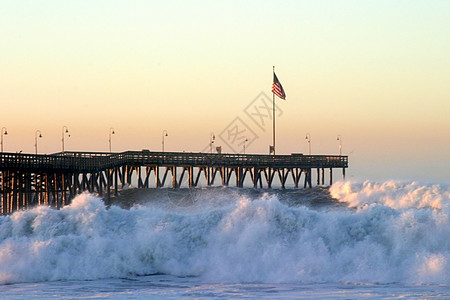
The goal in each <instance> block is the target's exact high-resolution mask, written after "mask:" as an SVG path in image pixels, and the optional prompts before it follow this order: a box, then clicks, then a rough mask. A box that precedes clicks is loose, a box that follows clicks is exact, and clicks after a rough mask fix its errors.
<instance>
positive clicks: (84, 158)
mask: <svg viewBox="0 0 450 300" xmlns="http://www.w3.org/2000/svg"><path fill="white" fill-rule="evenodd" d="M347 167H348V157H347V156H332V155H301V154H291V155H276V156H273V155H258V154H207V153H188V152H150V151H148V150H143V151H127V152H122V153H100V152H64V153H55V154H51V155H34V154H23V153H0V205H1V213H2V214H9V213H12V212H14V211H17V210H20V209H26V208H29V207H32V206H35V205H49V206H52V207H55V208H61V207H63V206H64V205H67V204H69V203H70V200H71V199H72V198H73V197H74V196H76V195H77V194H79V193H81V192H83V191H89V192H91V193H97V194H98V195H100V196H102V197H104V198H110V197H111V195H112V194H114V195H117V192H118V190H119V189H121V188H123V187H124V186H125V185H130V184H132V182H133V183H134V185H135V187H138V188H151V187H154V188H160V187H165V186H166V180H167V181H169V180H170V179H169V180H168V178H169V177H168V175H169V173H170V178H171V184H170V186H171V187H172V188H179V187H196V186H198V185H199V183H200V180H201V179H202V180H204V181H202V182H204V183H205V184H206V185H214V183H215V182H216V179H218V178H219V177H220V180H221V181H220V183H221V185H224V186H227V185H229V184H230V181H235V183H236V186H237V187H243V186H244V181H245V179H246V178H247V184H249V183H250V185H251V186H253V187H255V188H257V187H260V188H263V187H266V188H271V187H272V186H273V185H274V183H275V181H277V183H278V185H279V186H280V187H281V188H285V187H286V185H288V184H290V185H291V186H293V187H295V188H298V187H299V185H300V181H301V176H302V175H303V178H304V181H303V187H304V188H306V187H312V178H313V175H312V172H313V170H316V175H317V185H325V172H326V170H328V173H329V184H330V185H331V184H332V183H333V169H335V168H337V169H342V177H343V178H345V169H346V168H347ZM274 179H275V181H274ZM167 183H168V184H169V182H167Z"/></svg>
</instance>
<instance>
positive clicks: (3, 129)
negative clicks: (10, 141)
mask: <svg viewBox="0 0 450 300" xmlns="http://www.w3.org/2000/svg"><path fill="white" fill-rule="evenodd" d="M4 135H8V131H7V130H6V127H2V153H3V136H4Z"/></svg>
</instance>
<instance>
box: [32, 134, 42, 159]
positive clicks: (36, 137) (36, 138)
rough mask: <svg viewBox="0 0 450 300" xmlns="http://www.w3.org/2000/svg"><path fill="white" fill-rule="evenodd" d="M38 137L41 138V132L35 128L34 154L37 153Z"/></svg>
mask: <svg viewBox="0 0 450 300" xmlns="http://www.w3.org/2000/svg"><path fill="white" fill-rule="evenodd" d="M38 133H39V136H38ZM38 137H39V138H42V133H41V131H40V130H36V133H35V134H34V150H35V153H36V154H38V142H37V141H38Z"/></svg>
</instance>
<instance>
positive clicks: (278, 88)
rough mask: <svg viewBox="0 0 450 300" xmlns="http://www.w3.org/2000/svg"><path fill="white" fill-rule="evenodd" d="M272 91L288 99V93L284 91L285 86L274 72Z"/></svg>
mask: <svg viewBox="0 0 450 300" xmlns="http://www.w3.org/2000/svg"><path fill="white" fill-rule="evenodd" d="M272 93H274V94H275V95H277V96H278V97H280V98H281V99H283V100H286V93H285V92H284V89H283V86H282V85H281V83H280V81H278V78H277V75H275V72H273V84H272Z"/></svg>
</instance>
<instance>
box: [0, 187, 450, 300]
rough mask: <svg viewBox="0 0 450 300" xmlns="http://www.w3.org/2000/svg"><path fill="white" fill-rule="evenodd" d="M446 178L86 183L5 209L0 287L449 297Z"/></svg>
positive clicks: (67, 293)
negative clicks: (61, 202) (119, 189)
mask: <svg viewBox="0 0 450 300" xmlns="http://www.w3.org/2000/svg"><path fill="white" fill-rule="evenodd" d="M449 213H450V188H449V186H448V185H443V184H423V183H418V182H398V181H387V182H370V181H366V182H355V181H345V182H337V183H335V184H334V185H333V186H331V187H330V188H322V187H316V188H313V189H297V190H296V189H286V190H281V189H273V190H267V189H266V190H258V189H250V188H243V189H239V188H230V187H227V188H224V187H211V188H198V189H179V190H172V189H159V190H137V189H129V190H125V191H123V193H122V194H121V196H119V197H117V198H116V199H114V200H113V201H112V202H111V203H107V204H105V203H104V201H103V200H102V199H101V198H99V197H96V196H95V195H91V194H87V193H85V194H81V195H79V196H78V197H76V198H75V199H74V200H73V202H72V204H71V205H69V206H66V207H64V208H63V209H61V210H53V209H50V208H48V207H36V208H34V209H30V210H27V211H20V212H16V213H14V214H13V215H10V216H3V217H0V298H5V299H21V298H23V299H25V298H27V299H30V298H31V299H49V298H58V299H59V298H62V299H64V298H69V299H73V298H77V299H90V298H95V299H149V298H154V299H158V298H161V297H164V298H174V299H179V298H185V299H190V298H266V299H284V298H308V299H361V298H367V299H374V298H383V299H396V298H408V299H411V298H412V299H414V298H416V299H424V298H426V299H449V298H450V220H449Z"/></svg>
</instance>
